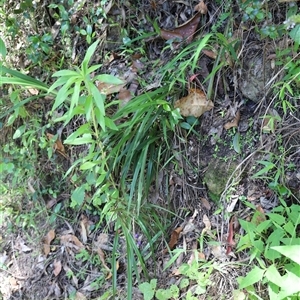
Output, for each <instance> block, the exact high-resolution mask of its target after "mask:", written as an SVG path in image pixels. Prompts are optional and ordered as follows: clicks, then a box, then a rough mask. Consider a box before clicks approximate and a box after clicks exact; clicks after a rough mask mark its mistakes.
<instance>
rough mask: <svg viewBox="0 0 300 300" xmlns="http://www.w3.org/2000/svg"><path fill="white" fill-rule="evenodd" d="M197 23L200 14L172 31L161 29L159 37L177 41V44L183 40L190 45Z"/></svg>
mask: <svg viewBox="0 0 300 300" xmlns="http://www.w3.org/2000/svg"><path fill="white" fill-rule="evenodd" d="M199 21H200V12H198V13H197V14H195V15H194V16H193V17H192V18H191V19H190V20H188V21H187V22H185V23H184V24H182V25H181V26H179V27H176V28H175V29H173V30H164V29H161V31H160V36H161V37H162V38H163V39H165V40H171V39H179V42H181V41H182V40H183V39H184V40H186V41H187V43H190V42H191V41H192V39H193V36H194V33H195V31H196V29H197V26H198V24H199Z"/></svg>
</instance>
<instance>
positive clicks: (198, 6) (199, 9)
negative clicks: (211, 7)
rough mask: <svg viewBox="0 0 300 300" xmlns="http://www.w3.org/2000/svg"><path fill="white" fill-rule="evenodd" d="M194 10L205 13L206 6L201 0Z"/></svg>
mask: <svg viewBox="0 0 300 300" xmlns="http://www.w3.org/2000/svg"><path fill="white" fill-rule="evenodd" d="M194 10H195V11H198V12H200V14H203V15H205V14H207V6H206V4H205V3H204V1H203V0H201V1H200V2H199V3H198V4H197V5H196V6H195V8H194Z"/></svg>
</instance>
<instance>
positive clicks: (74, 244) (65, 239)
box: [60, 234, 84, 250]
mask: <svg viewBox="0 0 300 300" xmlns="http://www.w3.org/2000/svg"><path fill="white" fill-rule="evenodd" d="M60 243H61V244H62V245H64V246H66V247H69V248H74V249H75V250H81V249H84V245H83V244H82V243H81V242H80V241H79V239H78V238H77V237H76V236H75V235H72V234H66V235H62V236H61V237H60Z"/></svg>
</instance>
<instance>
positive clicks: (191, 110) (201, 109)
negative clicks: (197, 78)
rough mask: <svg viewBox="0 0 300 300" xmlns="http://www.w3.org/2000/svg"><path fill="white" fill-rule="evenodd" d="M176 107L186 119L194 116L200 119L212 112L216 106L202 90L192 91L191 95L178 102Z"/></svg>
mask: <svg viewBox="0 0 300 300" xmlns="http://www.w3.org/2000/svg"><path fill="white" fill-rule="evenodd" d="M174 107H175V108H177V107H178V108H179V109H180V113H181V115H183V116H184V117H188V116H194V117H196V118H198V117H200V116H201V115H203V114H204V113H205V112H206V111H209V110H211V109H212V108H213V107H214V104H213V102H212V101H210V100H207V99H206V96H205V94H204V93H203V92H202V91H201V90H199V89H190V90H189V94H188V95H187V96H186V97H183V98H181V99H179V100H177V101H176V102H175V104H174Z"/></svg>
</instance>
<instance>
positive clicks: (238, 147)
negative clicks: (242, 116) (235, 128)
mask: <svg viewBox="0 0 300 300" xmlns="http://www.w3.org/2000/svg"><path fill="white" fill-rule="evenodd" d="M233 149H234V151H235V152H236V153H238V154H241V152H242V151H241V144H240V133H239V132H237V133H236V134H235V136H234V138H233Z"/></svg>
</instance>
